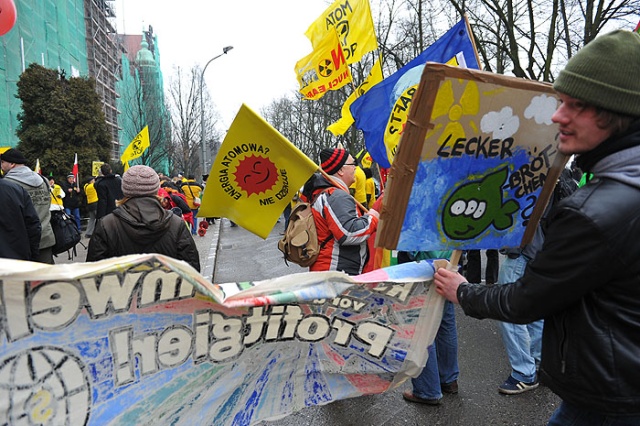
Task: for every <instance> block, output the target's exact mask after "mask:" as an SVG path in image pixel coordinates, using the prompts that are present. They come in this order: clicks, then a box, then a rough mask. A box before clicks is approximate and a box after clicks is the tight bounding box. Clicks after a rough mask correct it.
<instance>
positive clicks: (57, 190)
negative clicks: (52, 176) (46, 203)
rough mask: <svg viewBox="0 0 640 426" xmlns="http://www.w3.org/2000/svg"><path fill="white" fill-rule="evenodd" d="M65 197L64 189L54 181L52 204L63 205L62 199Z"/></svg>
mask: <svg viewBox="0 0 640 426" xmlns="http://www.w3.org/2000/svg"><path fill="white" fill-rule="evenodd" d="M63 198H64V191H63V190H62V188H61V187H60V185H58V184H57V183H54V184H53V186H52V187H51V204H54V205H56V206H62V205H63V204H62V199H63Z"/></svg>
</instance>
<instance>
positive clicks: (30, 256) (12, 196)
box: [0, 179, 42, 261]
mask: <svg viewBox="0 0 640 426" xmlns="http://www.w3.org/2000/svg"><path fill="white" fill-rule="evenodd" d="M0 205H2V209H0V257H4V258H7V259H19V260H31V261H35V260H36V259H37V258H38V255H39V254H40V248H39V246H40V235H41V229H42V226H41V225H40V218H39V217H38V212H36V209H35V208H34V207H33V202H32V201H31V197H30V196H29V193H28V192H27V191H26V190H25V189H24V188H23V187H22V186H20V185H18V184H17V183H15V182H13V181H12V180H11V179H0Z"/></svg>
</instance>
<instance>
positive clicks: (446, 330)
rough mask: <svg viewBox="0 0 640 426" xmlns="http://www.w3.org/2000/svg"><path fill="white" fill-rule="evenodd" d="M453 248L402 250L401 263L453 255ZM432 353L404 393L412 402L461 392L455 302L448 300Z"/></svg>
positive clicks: (431, 401) (430, 401) (428, 401)
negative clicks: (418, 250) (459, 390)
mask: <svg viewBox="0 0 640 426" xmlns="http://www.w3.org/2000/svg"><path fill="white" fill-rule="evenodd" d="M450 258H451V252H450V251H420V252H406V251H400V252H398V263H406V262H414V261H419V260H424V259H450ZM428 352H429V357H428V358H427V364H426V365H425V366H424V368H423V369H422V371H421V372H420V375H419V376H418V377H416V378H415V379H411V385H412V386H413V389H412V390H407V391H404V392H403V393H402V397H403V398H404V399H405V400H406V401H409V402H417V403H420V404H425V405H440V403H441V402H442V394H443V393H449V394H457V393H458V376H459V375H460V369H459V367H458V330H457V329H456V313H455V308H454V306H453V303H451V302H449V301H448V300H447V301H446V302H444V309H443V311H442V320H441V321H440V326H439V327H438V332H437V333H436V338H435V340H434V342H433V344H432V345H431V346H429V348H428Z"/></svg>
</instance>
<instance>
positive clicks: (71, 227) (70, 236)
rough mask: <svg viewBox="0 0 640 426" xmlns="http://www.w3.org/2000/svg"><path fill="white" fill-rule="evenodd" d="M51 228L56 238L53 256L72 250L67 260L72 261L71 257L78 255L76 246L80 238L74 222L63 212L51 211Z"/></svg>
mask: <svg viewBox="0 0 640 426" xmlns="http://www.w3.org/2000/svg"><path fill="white" fill-rule="evenodd" d="M51 228H53V234H54V235H55V237H56V244H55V245H54V246H53V248H52V250H53V254H54V255H58V254H60V253H62V252H65V251H69V250H72V253H71V252H70V253H69V260H72V259H73V256H77V255H78V253H77V252H76V245H77V244H78V243H79V242H80V239H81V238H82V235H81V234H80V230H78V226H77V225H76V221H75V220H74V219H73V218H72V217H71V216H69V215H68V214H66V213H65V212H64V211H63V210H53V211H52V212H51Z"/></svg>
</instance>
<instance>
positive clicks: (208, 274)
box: [202, 218, 222, 282]
mask: <svg viewBox="0 0 640 426" xmlns="http://www.w3.org/2000/svg"><path fill="white" fill-rule="evenodd" d="M221 228H222V218H220V219H217V220H216V221H215V223H213V224H212V225H210V226H209V230H208V232H213V238H212V240H211V245H210V246H209V251H208V253H207V261H206V262H205V268H204V270H203V271H202V276H203V277H205V278H206V279H207V280H209V281H211V282H213V277H214V274H215V271H216V259H217V257H218V248H219V247H220V229H221Z"/></svg>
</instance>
